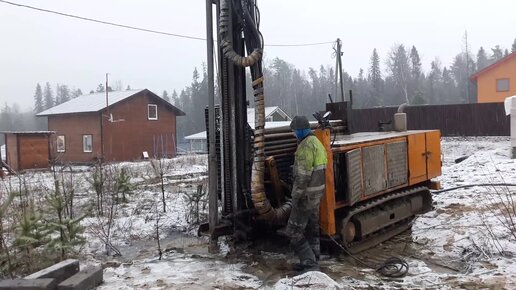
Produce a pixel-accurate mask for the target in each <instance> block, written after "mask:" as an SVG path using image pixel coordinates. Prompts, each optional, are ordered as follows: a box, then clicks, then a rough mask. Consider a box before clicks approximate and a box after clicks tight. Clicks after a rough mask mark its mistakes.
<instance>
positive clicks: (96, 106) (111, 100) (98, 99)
mask: <svg viewBox="0 0 516 290" xmlns="http://www.w3.org/2000/svg"><path fill="white" fill-rule="evenodd" d="M142 91H148V92H150V93H151V94H153V95H155V96H156V97H158V98H160V97H159V96H157V95H156V94H154V93H153V92H151V91H149V90H147V89H143V90H129V91H112V92H108V104H109V106H111V105H113V104H116V103H118V102H120V101H123V100H125V99H127V98H129V97H132V96H134V95H136V94H138V93H140V92H142ZM160 99H161V98H160ZM161 100H163V102H165V103H166V104H168V105H170V107H171V108H172V109H173V110H174V111H175V112H176V114H177V115H179V116H183V115H184V114H185V113H184V112H182V111H181V110H179V109H178V108H176V107H174V106H173V105H172V104H170V103H169V102H167V101H165V100H164V99H161ZM104 108H106V93H105V92H103V93H96V94H87V95H82V96H79V97H77V98H75V99H71V100H70V101H68V102H65V103H62V104H60V105H57V106H55V107H52V108H50V109H48V110H45V111H43V112H41V113H38V114H37V115H36V116H48V115H59V114H71V113H89V112H98V111H100V110H102V109H104Z"/></svg>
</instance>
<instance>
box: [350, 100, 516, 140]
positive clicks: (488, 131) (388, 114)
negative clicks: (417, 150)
mask: <svg viewBox="0 0 516 290" xmlns="http://www.w3.org/2000/svg"><path fill="white" fill-rule="evenodd" d="M397 110H398V108H397V107H383V108H371V109H357V110H355V109H354V110H353V111H352V114H351V115H352V131H353V132H362V131H378V129H379V122H388V121H392V120H393V119H394V114H395V113H396V112H397ZM405 113H407V127H408V129H409V130H421V129H439V130H441V134H442V136H510V115H509V116H507V115H505V110H504V105H503V103H484V104H456V105H427V106H409V107H407V108H406V109H405Z"/></svg>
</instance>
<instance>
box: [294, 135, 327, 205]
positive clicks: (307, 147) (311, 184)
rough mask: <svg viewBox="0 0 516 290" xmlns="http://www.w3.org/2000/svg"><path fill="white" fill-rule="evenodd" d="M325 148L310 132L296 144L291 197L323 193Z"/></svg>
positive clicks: (320, 194)
mask: <svg viewBox="0 0 516 290" xmlns="http://www.w3.org/2000/svg"><path fill="white" fill-rule="evenodd" d="M327 162H328V161H327V158H326V149H325V148H324V146H323V145H322V143H321V142H320V141H319V139H317V137H315V136H314V135H312V134H310V135H308V136H307V137H306V138H304V139H303V140H302V141H301V142H300V143H299V145H298V146H297V150H296V155H295V161H294V184H293V188H292V198H294V199H295V198H301V197H303V196H305V195H306V196H308V197H317V196H319V197H320V196H322V194H323V193H324V185H325V169H326V163H327Z"/></svg>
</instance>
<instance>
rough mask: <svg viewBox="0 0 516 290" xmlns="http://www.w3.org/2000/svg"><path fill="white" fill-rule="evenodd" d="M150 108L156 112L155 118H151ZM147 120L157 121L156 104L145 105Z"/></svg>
mask: <svg viewBox="0 0 516 290" xmlns="http://www.w3.org/2000/svg"><path fill="white" fill-rule="evenodd" d="M151 107H152V108H154V110H155V112H156V117H151V114H150V113H151ZM147 120H150V121H156V120H158V105H156V104H147Z"/></svg>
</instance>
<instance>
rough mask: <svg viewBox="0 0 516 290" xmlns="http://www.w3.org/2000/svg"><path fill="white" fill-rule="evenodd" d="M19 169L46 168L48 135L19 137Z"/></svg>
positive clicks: (47, 163)
mask: <svg viewBox="0 0 516 290" xmlns="http://www.w3.org/2000/svg"><path fill="white" fill-rule="evenodd" d="M18 142H19V154H20V164H19V169H18V170H22V169H34V168H48V165H49V162H48V161H49V150H48V135H19V136H18Z"/></svg>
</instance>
